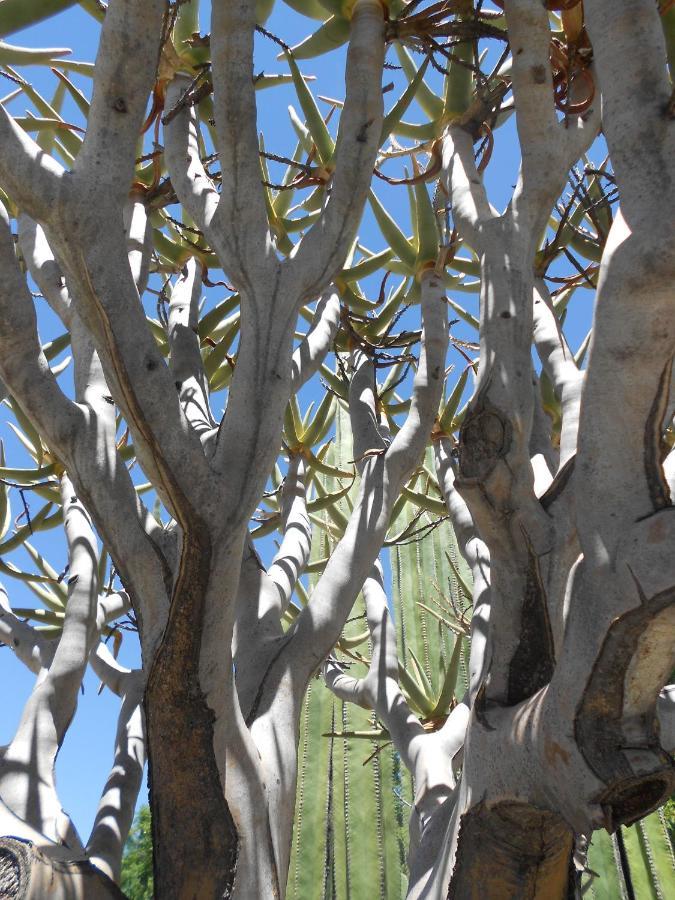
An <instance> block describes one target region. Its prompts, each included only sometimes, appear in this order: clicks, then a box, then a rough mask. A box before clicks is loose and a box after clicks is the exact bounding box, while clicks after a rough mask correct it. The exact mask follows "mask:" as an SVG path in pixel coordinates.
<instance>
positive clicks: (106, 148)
mask: <svg viewBox="0 0 675 900" xmlns="http://www.w3.org/2000/svg"><path fill="white" fill-rule="evenodd" d="M165 12H166V3H165V2H164V0H126V2H124V3H111V4H110V7H109V8H108V10H107V12H106V16H105V19H104V21H103V25H102V29H101V38H100V41H99V46H98V53H97V54H96V64H95V68H94V90H93V94H92V100H91V106H90V109H89V115H88V117H87V132H86V134H85V137H84V143H83V144H82V149H81V150H80V153H79V154H78V156H77V158H76V160H75V163H74V166H73V171H74V173H75V184H74V185H73V189H75V185H77V187H78V188H81V187H83V186H85V185H86V187H87V188H88V191H87V193H88V194H89V195H90V196H91V195H92V194H98V195H99V197H100V196H102V195H105V198H106V202H107V203H112V204H113V205H119V206H121V205H123V204H124V203H125V202H126V200H127V198H128V195H129V189H130V187H131V182H132V180H133V174H134V167H135V159H136V148H137V143H138V135H139V133H140V131H141V126H142V124H143V119H144V116H145V113H146V104H147V100H148V96H149V94H150V91H151V89H152V87H153V84H154V81H155V76H156V74H157V64H158V62H159V53H160V40H161V35H162V22H163V20H164V14H165ZM130 60H133V65H130V64H129V62H130Z"/></svg>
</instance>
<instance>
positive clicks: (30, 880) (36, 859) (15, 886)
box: [0, 837, 126, 900]
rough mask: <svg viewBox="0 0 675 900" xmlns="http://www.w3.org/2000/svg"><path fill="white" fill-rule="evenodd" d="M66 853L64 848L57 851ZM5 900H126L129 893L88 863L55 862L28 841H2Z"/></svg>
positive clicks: (0, 881)
mask: <svg viewBox="0 0 675 900" xmlns="http://www.w3.org/2000/svg"><path fill="white" fill-rule="evenodd" d="M55 849H56V851H57V852H63V851H62V850H61V848H55ZM0 897H2V898H3V900H45V898H46V897H49V898H50V900H126V894H123V893H122V891H121V890H120V889H119V888H118V887H117V885H116V884H115V883H114V882H113V881H111V879H110V878H108V876H107V875H104V874H103V872H100V871H99V870H98V869H97V868H96V866H93V865H92V864H91V863H90V862H89V861H88V860H86V859H81V860H64V859H52V858H50V857H49V856H47V855H46V853H45V852H43V851H41V850H39V849H38V848H37V847H35V846H34V844H31V843H30V842H29V841H23V840H19V839H18V838H12V837H4V838H0Z"/></svg>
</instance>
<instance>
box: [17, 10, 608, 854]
mask: <svg viewBox="0 0 675 900" xmlns="http://www.w3.org/2000/svg"><path fill="white" fill-rule="evenodd" d="M208 7H209V4H208V3H204V2H203V3H202V9H203V10H204V12H203V13H202V32H205V31H208ZM316 25H317V23H316V22H315V21H313V20H309V19H306V18H304V17H302V16H299V15H297V14H296V13H294V12H292V11H291V10H290V9H289V7H287V6H286V5H284V4H282V3H281V2H277V3H276V7H275V10H274V12H273V14H272V17H271V18H270V20H269V21H268V23H267V26H266V27H267V28H268V29H269V30H270V31H272V32H274V33H276V34H279V35H281V36H282V37H283V38H284V40H285V41H286V42H287V43H289V44H295V43H297V42H299V41H300V40H301V39H302V38H304V37H305V36H306V35H307V34H308V33H309V32H310V31H312V30H314V28H315V27H316ZM98 31H99V25H98V24H97V23H96V22H95V21H94V20H93V19H92V18H91V17H89V16H88V15H87V14H86V13H85V12H83V11H82V9H81V8H79V7H74V8H71V9H70V10H68V11H66V12H64V13H62V14H60V15H58V16H57V17H55V18H54V19H52V20H49V21H48V22H46V23H42V24H41V25H38V26H35V27H33V28H31V29H27V30H25V31H24V32H19V33H17V34H15V35H12V36H11V37H10V38H9V40H10V41H11V42H12V43H14V44H20V45H25V46H32V47H47V46H59V47H65V46H68V47H70V48H72V50H73V54H72V58H74V59H78V60H86V61H92V60H93V59H94V55H95V49H96V46H97V40H98ZM256 47H257V50H256V63H255V70H256V72H258V71H262V70H264V71H265V72H266V73H272V72H284V71H286V69H285V64H284V63H283V62H279V61H277V60H276V55H277V52H278V49H279V48H278V47H277V46H276V45H275V44H273V43H272V42H271V41H269V40H268V39H266V38H264V37H260V36H259V37H258V39H257V45H256ZM391 57H392V59H394V55H393V54H391ZM343 64H344V51H343V50H337V51H335V52H333V53H330V54H327V55H325V56H323V57H321V58H319V59H317V60H309V61H305V62H302V63H301V64H300V65H301V69H302V71H303V73H305V74H309V75H315V76H316V79H317V80H316V81H315V82H313V83H312V90H313V91H314V93H315V95H318V94H322V95H323V94H326V95H328V96H330V97H342V96H343V92H344V83H343V71H344V70H343ZM22 73H23V74H24V76H25V77H27V78H28V79H30V80H31V81H32V82H33V84H34V86H35V87H37V88H38V90H40V91H41V92H42V93H43V94H44V96H45V97H47V98H49V97H50V96H51V94H52V92H53V90H54V86H55V79H54V76H52V74H51V73H50V72H49V70H48V69H43V68H37V67H32V68H30V69H28V68H26V69H23V70H22ZM390 74H391V79H390V80H392V81H394V83H395V85H396V86H397V87H398V86H400V85H401V83H402V82H401V78H400V76H399V75H398V74H397V73H395V72H392V73H389V72H387V73H385V82H386V81H387V80H388V79H389V78H390ZM73 80H74V81H75V82H76V83H78V84H79V85H80V86H81V87H82V89H83V90H84V92H85V93H86V94H87V95H88V94H89V93H90V86H89V83H88V82H87V79H83V78H81V77H78V76H73ZM430 81H431V83H432V84H434V83H438V84H440V76H438V78H437V79H436V78H435V75H434V74H432V75H431V76H430ZM11 89H12V85H11V83H10V82H9V81H7V82H5V83H4V87H0V92H1V93H2V94H5V93H9V91H10V90H11ZM397 95H398V94H397V91H396V90H394V91H391V92H390V93H388V94H387V95H385V96H386V98H389V99H388V100H385V102H386V103H393V102H394V101H395V99H396V97H397ZM258 101H259V128H260V129H261V130H262V131H263V132H264V134H265V140H266V147H267V149H268V150H270V151H273V152H276V153H280V154H282V155H283V154H285V155H290V153H291V152H292V148H293V146H294V144H295V135H294V132H293V130H292V127H291V124H290V120H289V117H288V114H287V106H288V104H293V105H294V106H295V107H296V108H298V102H297V99H296V97H295V94H294V92H293V90H292V88H290V87H283V88H276V89H272V90H267V91H262V92H259V93H258ZM25 106H26V103H25V100H24V99H23V98H19V99H17V100H15V101H13V103H12V105H11V107H10V109H11V111H12V112H13V113H14V114H15V115H22V114H23V113H24V109H25ZM324 108H325V110H326V111H327V110H328V106H327V105H325V104H324ZM63 114H64V118H66V119H68V120H69V121H72V122H74V123H81V116H80V114H79V112H78V111H77V109H76V108H75V106H74V105H73V104H72V102H69V105H66V107H65V108H64V113H63ZM417 115H418V117H420V118H419V121H422V120H423V119H422V118H421V113H420V112H419V110H418V112H417ZM413 117H414V116H413V114H408V115H407V116H406V118H408V119H411V118H413ZM596 158H597V159H599V158H600V157H599V156H598V157H596ZM518 163H519V156H518V149H517V141H516V136H515V121H514V120H513V119H511V120H510V121H509V122H508V123H507V124H506V125H504V126H503V127H502V128H501V129H500V130H499V131H498V132H497V133H496V146H495V150H494V154H493V161H492V162H491V164H490V166H489V167H488V169H487V172H486V176H485V182H486V186H487V189H488V193H489V196H490V199H491V201H492V203H493V204H494V205H495V206H496V207H497V208H498V209H502V208H503V207H504V206H505V205H506V203H507V202H508V198H509V196H510V194H511V191H512V188H513V185H514V183H515V180H516V175H517V170H518ZM376 189H377V192H378V194H380V196H382V198H383V201H384V202H385V203H386V205H387V207H388V209H389V211H390V212H391V213H392V214H393V215H394V216H395V217H396V218H397V220H398V221H399V224H400V226H401V227H402V228H403V229H404V230H406V231H407V232H408V233H409V211H408V200H407V195H406V190H405V188H403V189H401V188H387V187H381V186H380V185H379V184H378V185H377V187H376ZM361 240H362V241H363V243H364V244H365V245H366V246H368V247H369V248H370V249H374V250H378V249H382V248H383V246H384V241H383V239H382V237H381V236H380V234H379V232H378V231H377V228H376V227H375V225H374V222H373V219H372V215H371V214H370V213H369V212H367V213H366V215H365V217H364V221H363V225H362V228H361ZM367 287H368V289H370V290H373V291H376V290H377V288H376V286H374V285H369V286H367ZM584 293H587V292H579V295H580V297H582V296H583V294H584ZM220 299H222V293H219V292H218V291H217V290H215V289H211V290H210V291H209V292H208V294H207V307H206V308H208V307H209V306H210V305H211V304H212V303H215V302H217V301H218V300H220ZM456 299H457V300H458V301H459V302H460V303H462V304H463V305H465V306H466V307H467V308H469V309H470V310H471V311H472V312H474V313H475V312H476V311H477V298H476V297H475V296H472V295H469V294H461V295H459V296H458V297H457V298H456ZM37 302H38V304H39V306H38V312H39V317H40V331H41V337H42V339H43V341H44V340H48V339H51V338H52V337H53V336H55V335H56V334H58V333H60V332H61V330H62V329H61V328H60V326H59V324H58V322H57V321H56V320H55V317H54V316H53V315H52V314H51V313H50V312H49V310H48V309H46V305H45V304H44V302H42V301H37ZM153 305H154V301H153V300H152V299H151V300H150V301H149V303H148V312H149V313H150V314H154V312H153ZM590 310H591V302H590V298H587V299H586V300H583V299H582V300H580V301H576V306H575V307H574V315H573V318H572V322H571V330H570V339H571V341H572V344H573V346H576V344H578V342H579V341H580V340H581V338H582V337H583V335H584V334H585V332H586V330H587V328H588V323H589V319H590ZM455 333H456V334H457V335H458V336H460V337H464V338H469V339H471V338H473V337H475V336H474V335H471V334H470V333H469V332H468V330H464V331H463V330H462V328H461V326H460V327H459V329H458V330H457V331H456V332H455ZM450 361H451V362H455V363H457V364H458V365H460V364H461V360H460V359H459V358H457V359H451V360H450ZM315 396H316V391H315V389H312V388H309V389H307V390H306V391H305V392H304V393H303V395H302V398H301V399H302V405H303V406H305V407H306V405H307V403H308V402H309V401H310V400H311V399H313V397H315ZM221 405H222V404H221ZM216 406H217V407H218V404H216ZM0 436H1V437H2V438H3V440H4V441H5V445H6V447H7V450H8V458H9V459H10V460H12V463H13V464H16V465H22V464H23V465H25V464H26V462H25V461H19V462H17V461H16V460H17V459H19V458H20V457H21V455H22V451H20V449H19V445H18V443H17V441H16V439H15V437H14V435H13V434H12V433H11V431H10V430H9V429H8V427H7V426H6V425H5V424H4V423H3V424H2V425H1V426H0ZM24 460H25V456H24ZM12 502H13V513H14V515H16V514H17V513H18V512H19V511H20V500H19V497H18V496H17V495H16V493H15V492H13V494H12ZM31 509H32V512H33V514H34V513H35V511H36V510H37V509H39V505H38V501H37V499H35V500H33V501H31ZM34 544H35V546H37V547H38V549H40V550H41V551H42V552H44V553H45V555H46V556H47V558H48V559H49V560H50V562H51V563H52V564H53V565H54V567H55V568H57V569H58V570H59V571H61V570H62V569H63V566H64V565H65V545H64V542H63V537H62V535H61V534H60V532H59V531H58V530H55V531H52V532H48V533H46V534H42V535H38V536H36V538H35V541H34ZM271 547H272V542H271V540H270V541H268V542H267V545H266V549H265V552H268V551H269V550H270V548H271ZM5 586H6V588H7V590H8V592H9V595H10V599H11V602H12V603H13V605H15V606H29V605H30V606H33V605H35V600H34V598H33V597H32V595H31V594H30V593H29V592H28V591H27V589H26V588H25V587H24V586H23V584H22V583H21V582H18V581H12V580H11V579H6V580H5ZM120 658H121V661H122V662H123V663H125V664H127V665H135V664H137V662H138V648H137V643H136V640H135V636H134V635H127V636H126V637H125V640H124V642H123V645H122V651H121V657H120ZM0 679H2V683H3V685H4V686H5V689H4V692H3V697H4V703H3V707H2V714H1V715H0V744H3V743H6V742H7V741H8V740H9V739H10V738H11V736H12V734H13V731H14V729H15V728H16V724H17V722H18V719H19V716H20V713H21V710H22V707H23V704H24V702H25V700H26V697H27V696H28V693H29V691H30V689H31V687H32V683H33V677H32V676H31V675H30V673H27V671H26V670H25V669H24V668H23V666H22V665H21V664H20V663H18V662H17V661H15V660H14V659H13V658H12V653H11V651H10V650H9V649H7V648H1V647H0ZM97 687H98V685H97V682H96V679H95V678H94V677H93V676H92V674H91V672H89V673H88V674H87V677H86V679H85V683H84V692H83V694H82V696H81V697H80V702H79V707H78V711H77V715H76V717H75V720H74V722H73V725H72V726H71V729H70V731H69V733H68V735H67V737H66V740H65V743H64V746H63V748H62V750H61V753H60V755H59V758H58V762H57V775H58V785H59V791H60V795H61V799H62V801H63V804H64V807H65V808H66V810H67V811H68V812H69V813H70V814H71V815H72V816H73V818H74V820H75V823H76V825H77V826H78V828H79V829H80V832H81V834H82V836H83V838H85V839H86V837H87V836H88V832H89V828H90V826H91V823H92V821H93V817H94V814H95V811H96V806H97V802H98V796H99V794H100V790H101V787H102V785H103V782H104V780H105V778H106V775H107V772H108V767H109V765H110V762H111V760H112V753H113V741H114V733H115V725H116V717H117V708H118V701H117V699H116V698H114V697H113V696H112V695H111V694H110V693H109V692H108V691H104V692H103V693H102V694H101V695H100V696H99V695H98V693H97ZM144 799H145V791H143V792H142V795H141V800H144Z"/></svg>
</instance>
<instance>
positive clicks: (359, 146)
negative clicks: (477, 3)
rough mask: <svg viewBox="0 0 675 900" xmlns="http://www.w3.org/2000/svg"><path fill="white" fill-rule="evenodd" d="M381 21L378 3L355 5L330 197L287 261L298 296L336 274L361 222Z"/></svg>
mask: <svg viewBox="0 0 675 900" xmlns="http://www.w3.org/2000/svg"><path fill="white" fill-rule="evenodd" d="M383 63H384V21H383V13H382V5H381V4H380V3H379V2H378V0H357V2H356V4H355V6H354V9H353V13H352V20H351V36H350V40H349V49H348V51H347V70H346V76H345V79H346V85H347V91H346V96H345V103H344V106H343V109H342V116H341V119H340V127H339V131H338V137H337V143H336V145H335V156H334V160H335V171H334V174H333V177H332V181H331V189H330V198H329V200H328V203H327V204H326V207H325V209H324V210H323V213H322V215H321V216H320V218H319V219H318V221H317V222H316V223H315V224H314V225H313V226H312V228H311V229H310V230H309V232H308V233H307V234H306V235H305V237H304V238H303V239H302V241H301V242H300V244H299V246H298V248H297V250H296V253H295V256H294V258H293V259H292V260H290V261H289V265H290V266H291V270H292V272H293V273H294V274H295V276H296V277H297V279H298V280H299V282H300V283H301V285H302V288H301V291H302V295H303V296H306V295H307V294H309V295H310V296H311V295H316V294H318V293H320V292H321V291H323V290H324V289H325V288H326V286H327V284H328V283H329V282H330V281H332V279H333V278H334V277H335V276H336V275H337V273H338V272H339V271H340V269H341V268H342V266H343V265H344V261H345V259H346V257H347V254H348V253H349V250H350V248H351V246H352V243H353V241H354V237H355V235H356V229H357V228H358V226H359V223H360V221H361V216H362V214H363V207H364V205H365V202H366V198H367V196H368V190H369V188H370V182H371V177H372V175H371V173H372V171H373V166H374V165H375V159H376V156H377V151H378V149H379V143H380V133H381V131H382V118H383V101H382V89H381V88H382V66H383Z"/></svg>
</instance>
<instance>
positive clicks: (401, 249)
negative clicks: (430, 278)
mask: <svg viewBox="0 0 675 900" xmlns="http://www.w3.org/2000/svg"><path fill="white" fill-rule="evenodd" d="M368 199H369V201H370V206H371V209H372V210H373V215H374V216H375V221H376V222H377V225H378V228H379V229H380V231H381V232H382V235H383V237H384V239H385V241H386V242H387V244H389V246H390V247H391V249H392V250H393V251H394V253H395V254H396V255H397V256H398V258H399V259H400V260H401V262H403V263H405V265H406V266H407V268H408V272H409V273H413V272H414V270H415V258H416V252H415V248H414V247H413V246H412V244H411V243H410V241H409V240H408V238H407V237H406V236H405V235H404V234H403V232H402V231H401V229H400V228H399V227H398V225H397V224H396V223H395V222H394V220H393V219H392V217H391V216H390V215H389V213H388V212H387V210H386V209H385V208H384V206H382V204H381V203H380V201H379V200H378V199H377V197H376V195H375V193H374V191H372V190H371V191H370V192H369V194H368Z"/></svg>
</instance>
